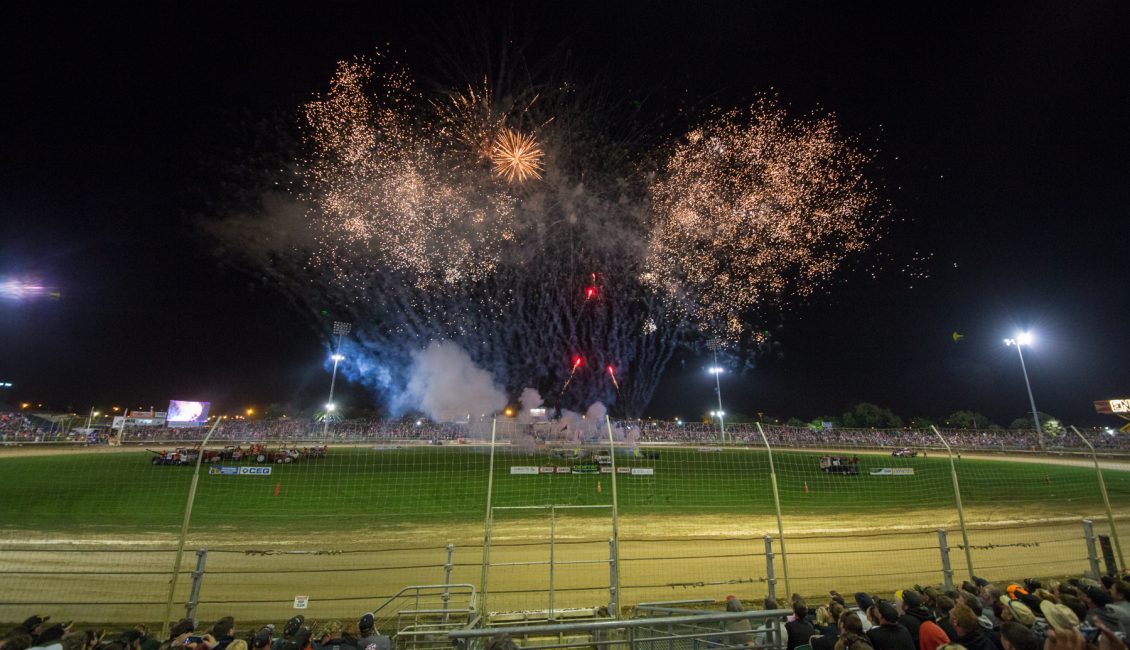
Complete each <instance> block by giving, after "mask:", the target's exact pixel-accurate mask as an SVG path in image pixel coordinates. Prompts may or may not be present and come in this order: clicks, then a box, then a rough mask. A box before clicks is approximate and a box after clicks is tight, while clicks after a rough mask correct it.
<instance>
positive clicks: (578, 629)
mask: <svg viewBox="0 0 1130 650" xmlns="http://www.w3.org/2000/svg"><path fill="white" fill-rule="evenodd" d="M687 611H693V610H687ZM791 613H792V612H791V610H785V609H775V610H760V611H748V612H719V611H710V610H703V611H699V612H693V613H687V614H679V615H675V616H649V617H644V618H629V619H621V620H603V621H580V622H569V623H555V624H541V625H526V626H518V627H481V628H465V629H460V630H452V631H451V632H449V633H448V638H449V639H450V640H451V642H452V643H453V644H455V646H456V647H457V648H460V649H462V650H480V649H481V648H483V647H484V645H485V643H486V642H487V641H488V640H489V639H491V638H493V637H496V636H499V635H506V636H509V637H510V638H512V639H520V640H521V642H520V644H519V645H521V646H522V648H525V649H530V648H536V649H543V648H544V649H550V648H611V649H619V648H632V649H640V650H699V649H707V648H719V649H720V648H733V647H755V648H763V649H765V650H780V649H782V648H784V647H785V635H784V620H785V617H786V616H788V615H789V614H791ZM747 640H752V645H747V643H746V641H747Z"/></svg>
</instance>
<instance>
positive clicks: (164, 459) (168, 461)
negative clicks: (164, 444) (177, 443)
mask: <svg viewBox="0 0 1130 650" xmlns="http://www.w3.org/2000/svg"><path fill="white" fill-rule="evenodd" d="M146 451H148V452H150V453H152V454H155V455H154V456H153V458H152V460H150V462H151V463H153V464H154V465H188V464H190V463H195V462H196V457H197V456H198V455H199V453H198V452H197V451H196V450H195V449H189V448H188V447H178V448H176V449H173V450H171V451H156V450H153V449H148V450H146Z"/></svg>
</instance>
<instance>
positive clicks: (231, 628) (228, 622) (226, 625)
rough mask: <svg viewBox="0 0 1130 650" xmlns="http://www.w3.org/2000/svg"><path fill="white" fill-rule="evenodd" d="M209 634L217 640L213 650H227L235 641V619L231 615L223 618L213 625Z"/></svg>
mask: <svg viewBox="0 0 1130 650" xmlns="http://www.w3.org/2000/svg"><path fill="white" fill-rule="evenodd" d="M209 634H211V635H212V638H214V639H215V640H216V645H215V646H213V647H212V649H211V650H226V649H227V647H228V646H229V645H231V644H232V642H233V641H235V619H234V618H232V617H231V616H225V617H223V618H221V619H220V620H218V621H216V622H215V623H214V624H213V625H212V630H211V631H210V632H209ZM244 645H245V646H246V645H247V644H246V643H244ZM233 650H234V649H233Z"/></svg>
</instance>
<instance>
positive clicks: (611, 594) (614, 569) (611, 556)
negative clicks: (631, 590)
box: [608, 539, 620, 618]
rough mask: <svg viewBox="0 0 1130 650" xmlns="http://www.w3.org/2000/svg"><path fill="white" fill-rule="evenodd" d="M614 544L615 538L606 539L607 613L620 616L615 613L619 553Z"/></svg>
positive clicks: (616, 609) (618, 577)
mask: <svg viewBox="0 0 1130 650" xmlns="http://www.w3.org/2000/svg"><path fill="white" fill-rule="evenodd" d="M616 546H617V542H616V540H615V539H609V540H608V613H609V614H611V615H612V616H613V617H614V618H620V617H619V616H618V615H617V614H616V612H619V611H620V569H619V567H618V566H617V565H618V564H619V563H620V553H619V550H618V549H617V548H616Z"/></svg>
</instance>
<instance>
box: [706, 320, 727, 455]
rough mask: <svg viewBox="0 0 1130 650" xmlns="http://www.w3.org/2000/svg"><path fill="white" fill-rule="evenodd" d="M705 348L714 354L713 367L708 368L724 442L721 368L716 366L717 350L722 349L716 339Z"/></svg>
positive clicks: (724, 424)
mask: <svg viewBox="0 0 1130 650" xmlns="http://www.w3.org/2000/svg"><path fill="white" fill-rule="evenodd" d="M706 347H708V348H710V349H711V350H712V351H713V352H714V365H713V366H710V374H712V375H714V392H715V393H717V394H718V427H719V428H720V429H721V430H722V442H726V414H725V412H724V411H722V380H721V379H720V375H721V374H722V366H720V365H718V348H720V347H722V341H720V340H718V339H710V340H709V341H707V342H706Z"/></svg>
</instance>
